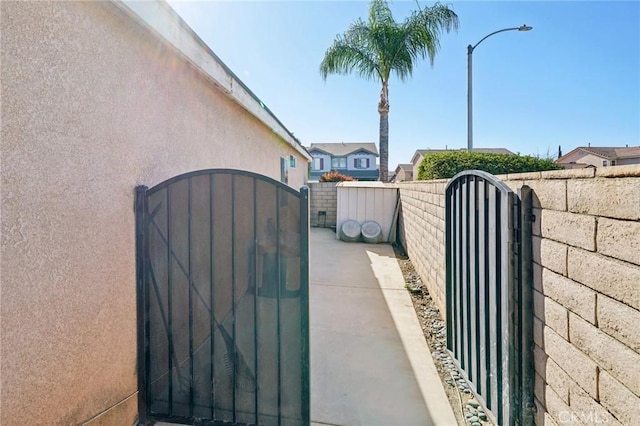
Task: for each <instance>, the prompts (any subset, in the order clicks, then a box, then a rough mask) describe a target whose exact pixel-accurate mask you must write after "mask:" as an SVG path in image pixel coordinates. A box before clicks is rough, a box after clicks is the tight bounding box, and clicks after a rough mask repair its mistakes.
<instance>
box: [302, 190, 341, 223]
mask: <svg viewBox="0 0 640 426" xmlns="http://www.w3.org/2000/svg"><path fill="white" fill-rule="evenodd" d="M337 184H338V182H310V183H309V190H310V193H311V194H310V198H311V200H310V202H309V219H310V222H311V226H314V227H316V226H317V227H326V228H330V227H333V226H336V206H337V189H336V185H337Z"/></svg>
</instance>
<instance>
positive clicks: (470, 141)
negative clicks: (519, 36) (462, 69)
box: [467, 25, 533, 151]
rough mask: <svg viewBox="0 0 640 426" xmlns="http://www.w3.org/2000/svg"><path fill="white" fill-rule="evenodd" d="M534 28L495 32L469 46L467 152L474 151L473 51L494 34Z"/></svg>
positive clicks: (524, 27)
mask: <svg viewBox="0 0 640 426" xmlns="http://www.w3.org/2000/svg"><path fill="white" fill-rule="evenodd" d="M532 29H533V27H530V26H527V25H522V26H520V27H513V28H504V29H502V30H498V31H494V32H492V33H491V34H488V35H486V36H484V37H483V38H482V39H481V40H480V41H479V42H477V43H476V44H475V45H473V46H472V45H468V46H467V150H469V151H471V150H472V149H473V51H474V50H475V48H476V47H478V45H479V44H480V43H482V42H483V41H485V40H486V39H487V38H489V37H491V36H492V35H494V34H498V33H502V32H505V31H530V30H532Z"/></svg>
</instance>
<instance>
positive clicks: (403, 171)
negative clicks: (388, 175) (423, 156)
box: [391, 164, 413, 182]
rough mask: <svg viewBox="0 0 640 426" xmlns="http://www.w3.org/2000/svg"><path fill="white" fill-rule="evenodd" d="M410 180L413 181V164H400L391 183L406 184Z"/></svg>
mask: <svg viewBox="0 0 640 426" xmlns="http://www.w3.org/2000/svg"><path fill="white" fill-rule="evenodd" d="M409 180H413V164H398V167H396V170H395V172H394V176H393V178H392V179H391V181H392V182H405V181H409Z"/></svg>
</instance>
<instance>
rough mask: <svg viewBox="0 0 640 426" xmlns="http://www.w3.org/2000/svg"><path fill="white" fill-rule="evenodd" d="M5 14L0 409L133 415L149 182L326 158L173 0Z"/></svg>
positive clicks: (65, 415)
mask: <svg viewBox="0 0 640 426" xmlns="http://www.w3.org/2000/svg"><path fill="white" fill-rule="evenodd" d="M0 15H1V16H2V20H1V21H0V24H1V27H0V31H1V33H2V50H1V52H0V54H1V59H2V79H1V80H0V89H1V90H0V94H1V96H2V99H1V103H2V111H1V114H2V116H1V119H2V159H3V161H2V168H1V170H0V178H1V181H2V193H1V206H0V208H1V210H2V215H1V217H0V226H1V228H0V229H1V232H2V242H1V243H0V253H1V254H2V276H1V277H0V279H1V282H0V286H1V288H2V304H1V305H0V316H1V317H2V322H1V323H0V345H1V346H2V357H1V359H0V371H2V380H1V383H2V393H1V395H0V424H2V425H79V424H83V425H91V426H97V425H107V424H109V425H132V424H134V421H135V419H136V417H137V415H138V400H137V396H138V377H137V374H136V372H137V370H138V367H137V361H138V359H137V337H136V330H137V324H138V323H137V315H136V222H135V215H134V209H133V206H134V194H135V188H136V186H137V185H147V186H149V187H153V186H155V185H157V184H159V183H160V182H163V181H165V180H166V179H169V178H172V177H174V176H176V175H180V174H183V173H186V172H191V171H195V170H201V169H220V168H231V169H242V170H248V171H252V172H255V173H259V174H261V175H266V176H269V177H271V178H273V179H275V180H282V181H286V180H288V184H289V185H290V186H292V187H294V188H296V189H297V188H299V187H300V186H302V185H304V184H305V182H306V178H307V163H308V161H310V160H311V157H310V156H309V154H308V153H307V151H306V150H305V149H304V148H303V147H302V146H301V145H300V144H299V143H298V141H297V140H296V139H295V138H294V137H293V136H292V134H291V133H290V132H289V131H288V130H287V129H286V127H284V126H283V125H282V123H281V122H280V121H279V120H278V119H277V118H276V117H275V116H274V115H273V114H272V113H271V112H270V111H269V110H268V109H267V108H265V106H264V103H263V102H261V100H260V99H258V98H257V97H256V96H255V95H254V94H253V93H252V92H251V91H250V90H249V89H248V88H247V87H246V86H245V85H244V84H243V83H242V82H241V81H240V80H239V79H238V78H237V76H236V75H235V74H233V73H232V72H231V71H230V70H229V68H228V67H226V66H225V64H224V63H222V62H221V61H220V59H219V58H218V57H217V56H216V55H215V54H214V53H213V52H212V51H211V50H210V49H209V47H207V46H206V44H204V42H203V41H202V40H201V39H200V38H199V37H198V36H197V35H196V34H195V33H194V32H193V31H192V30H191V29H190V28H189V26H188V25H187V24H186V23H185V22H184V21H183V20H182V19H181V18H180V17H179V16H178V15H177V14H176V13H175V12H174V10H173V9H172V8H171V7H170V6H169V4H168V3H167V2H165V1H164V0H156V1H144V2H141V1H130V0H123V1H114V2H94V1H84V2H58V1H40V2H11V1H0ZM256 155H258V156H259V160H258V161H257V160H256ZM292 159H293V161H292ZM165 220H166V219H165ZM176 393H177V391H176Z"/></svg>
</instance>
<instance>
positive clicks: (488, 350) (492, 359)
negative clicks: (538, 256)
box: [445, 170, 533, 425]
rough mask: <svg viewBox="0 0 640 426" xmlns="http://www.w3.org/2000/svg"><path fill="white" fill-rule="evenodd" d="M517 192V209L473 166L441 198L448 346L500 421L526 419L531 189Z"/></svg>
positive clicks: (505, 191)
mask: <svg viewBox="0 0 640 426" xmlns="http://www.w3.org/2000/svg"><path fill="white" fill-rule="evenodd" d="M521 191H523V192H522V194H521V196H522V200H523V202H524V205H523V207H522V210H521V197H519V196H517V195H516V194H514V193H513V192H512V191H511V190H510V189H509V187H507V186H506V185H505V184H504V183H503V182H501V181H499V180H498V179H496V178H495V177H493V176H492V175H490V174H488V173H485V172H482V171H476V170H474V171H465V172H462V173H459V174H458V175H456V176H455V177H454V178H453V179H451V181H450V182H449V183H448V185H447V188H446V197H445V198H446V200H445V218H446V220H445V221H446V233H445V238H446V248H445V253H446V274H447V275H446V295H447V298H446V299H447V300H446V302H447V311H446V321H447V348H448V350H449V351H450V354H451V356H452V358H453V359H454V361H455V362H456V363H457V365H458V367H459V368H460V369H461V371H462V375H463V377H464V378H465V380H466V381H467V382H468V383H469V385H470V387H471V389H472V391H473V393H474V394H475V395H476V396H477V397H478V400H479V401H480V403H481V404H482V405H483V406H484V407H485V408H486V409H487V410H488V414H489V416H490V417H492V419H493V420H494V421H495V422H496V423H497V424H500V425H514V424H532V423H531V421H532V419H531V416H530V410H531V409H532V406H531V404H530V403H529V402H528V401H529V400H530V399H531V398H530V396H531V395H532V385H533V378H532V374H531V371H532V361H531V357H530V355H529V354H530V351H531V346H530V341H531V340H532V322H533V314H532V308H531V302H530V300H531V297H530V296H527V295H528V294H529V293H530V291H531V272H530V269H531V256H530V253H531V248H530V247H531V226H530V219H531V215H530V199H531V195H530V190H529V189H528V188H527V187H524V188H523V189H522V190H521ZM521 211H525V212H529V213H528V214H521ZM522 224H525V225H527V226H524V227H523V226H522ZM527 268H528V269H527ZM521 269H523V270H524V269H527V271H525V272H521ZM523 402H524V403H523ZM527 410H528V411H527ZM523 421H525V423H522V422H523Z"/></svg>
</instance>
